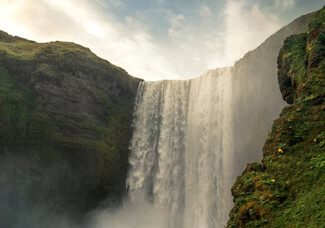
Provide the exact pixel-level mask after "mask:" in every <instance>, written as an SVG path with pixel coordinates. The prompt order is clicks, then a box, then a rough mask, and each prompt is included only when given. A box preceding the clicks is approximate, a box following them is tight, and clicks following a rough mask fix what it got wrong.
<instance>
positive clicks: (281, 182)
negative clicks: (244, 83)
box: [228, 8, 325, 228]
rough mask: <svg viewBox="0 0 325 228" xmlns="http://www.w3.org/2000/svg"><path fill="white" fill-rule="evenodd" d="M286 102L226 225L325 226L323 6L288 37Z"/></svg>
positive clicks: (240, 185)
mask: <svg viewBox="0 0 325 228" xmlns="http://www.w3.org/2000/svg"><path fill="white" fill-rule="evenodd" d="M278 80H279V85H280V90H281V94H282V97H283V99H284V100H285V101H286V102H287V103H289V104H292V105H290V106H286V107H285V108H284V109H283V111H282V113H281V115H280V118H279V119H277V120H276V121H275V122H274V124H273V127H272V132H271V133H270V134H269V136H268V138H267V140H266V143H265V146H264V150H263V151H264V156H263V160H262V163H261V164H260V163H251V164H248V165H247V167H246V170H245V171H244V172H243V174H242V175H241V176H240V177H238V178H237V181H236V183H235V184H234V186H233V188H232V194H233V196H234V202H235V205H234V207H233V209H232V210H231V212H230V220H229V222H228V227H236V228H237V227H323V226H324V221H325V206H324V205H325V197H324V195H325V175H324V174H325V8H323V9H322V10H320V11H319V12H318V13H317V14H316V15H315V16H314V18H313V20H312V21H311V23H310V24H309V30H308V33H304V34H300V35H292V36H290V37H288V38H287V39H286V40H285V42H284V45H283V47H282V49H281V50H280V53H279V57H278Z"/></svg>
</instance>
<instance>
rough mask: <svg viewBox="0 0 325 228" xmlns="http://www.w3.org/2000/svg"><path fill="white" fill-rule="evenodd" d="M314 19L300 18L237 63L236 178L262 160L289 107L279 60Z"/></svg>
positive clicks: (235, 104)
mask: <svg viewBox="0 0 325 228" xmlns="http://www.w3.org/2000/svg"><path fill="white" fill-rule="evenodd" d="M314 15H315V13H310V14H307V15H304V16H301V17H299V18H297V19H296V20H294V21H293V22H292V23H290V24H288V25H287V26H285V27H283V28H281V29H280V30H279V31H278V32H276V33H275V34H273V35H272V36H270V37H269V38H268V39H267V40H265V41H264V42H263V43H262V44H261V45H260V46H259V47H258V48H256V49H255V50H253V51H250V52H248V53H247V54H246V55H245V56H244V57H243V58H242V59H240V60H239V61H237V62H236V63H235V66H234V79H233V103H232V106H233V108H234V111H233V115H234V116H233V119H234V124H233V125H234V127H235V128H234V129H233V132H234V137H233V138H234V139H235V140H236V143H234V149H235V154H236V157H235V158H234V159H235V161H234V164H236V167H237V168H238V171H237V174H236V175H238V174H240V173H241V172H242V170H244V169H245V166H246V164H247V163H249V162H253V161H260V160H261V159H262V156H263V153H262V149H263V145H264V141H265V138H266V137H267V135H268V132H269V131H270V129H271V127H272V122H273V120H275V119H276V118H278V116H279V114H280V112H281V110H282V109H283V107H284V106H285V102H283V101H282V97H281V93H280V91H279V84H278V82H277V56H278V54H279V51H280V49H281V47H282V46H283V42H284V40H285V38H286V37H288V36H290V35H293V34H300V33H305V32H306V31H307V30H308V24H309V22H310V21H311V20H312V18H313V16H314ZM233 181H235V179H234V180H233Z"/></svg>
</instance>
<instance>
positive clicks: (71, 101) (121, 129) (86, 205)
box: [0, 31, 140, 227]
mask: <svg viewBox="0 0 325 228" xmlns="http://www.w3.org/2000/svg"><path fill="white" fill-rule="evenodd" d="M139 82H140V80H139V79H136V78H133V77H131V76H129V75H128V74H127V72H125V71H124V70H123V69H121V68H119V67H116V66H114V65H112V64H110V63H109V62H107V61H105V60H103V59H100V58H99V57H97V56H96V55H94V54H93V53H92V52H91V51H90V50H89V49H87V48H84V47H82V46H79V45H76V44H73V43H67V42H51V43H42V44H40V43H36V42H33V41H29V40H25V39H22V38H19V37H13V36H10V35H8V34H7V33H5V32H1V31H0V185H1V189H0V202H1V206H0V226H1V227H33V226H35V224H34V222H36V221H37V224H38V226H39V227H41V226H42V225H40V224H42V220H43V219H45V220H48V219H49V218H46V217H48V216H44V214H45V213H46V211H50V212H51V214H52V215H55V214H56V213H59V212H60V213H62V214H68V213H70V212H73V213H74V212H83V211H87V210H89V209H91V208H93V207H94V206H96V205H97V204H98V203H99V202H100V201H101V200H103V199H105V198H106V197H111V198H114V199H118V198H119V197H120V196H121V195H122V194H123V192H124V189H125V179H126V173H127V164H128V163H127V162H128V154H129V150H128V143H129V139H130V136H131V122H132V113H133V105H134V99H135V95H136V90H137V86H138V83H139ZM44 226H46V225H44V224H43V227H44Z"/></svg>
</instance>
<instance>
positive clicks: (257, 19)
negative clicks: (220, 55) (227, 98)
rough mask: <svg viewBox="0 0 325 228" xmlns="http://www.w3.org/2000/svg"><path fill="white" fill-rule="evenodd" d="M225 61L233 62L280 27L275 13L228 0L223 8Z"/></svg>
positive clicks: (235, 0)
mask: <svg viewBox="0 0 325 228" xmlns="http://www.w3.org/2000/svg"><path fill="white" fill-rule="evenodd" d="M224 13H225V23H226V31H225V36H224V39H225V49H224V51H225V55H224V56H225V63H228V64H230V63H233V62H234V61H236V60H238V59H239V58H241V57H242V56H243V55H244V54H245V53H246V52H248V51H250V50H252V49H254V48H256V47H257V46H258V45H259V44H261V43H262V42H263V41H264V40H265V39H266V38H267V37H268V36H270V35H271V34H273V33H274V32H276V31H277V30H278V29H279V28H280V23H279V21H278V20H277V18H276V17H275V15H272V14H269V13H267V12H263V11H262V10H261V9H260V8H259V6H258V5H249V4H247V2H244V1H237V0H228V1H227V4H226V7H225V10H224Z"/></svg>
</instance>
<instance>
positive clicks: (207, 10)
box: [200, 4, 212, 17]
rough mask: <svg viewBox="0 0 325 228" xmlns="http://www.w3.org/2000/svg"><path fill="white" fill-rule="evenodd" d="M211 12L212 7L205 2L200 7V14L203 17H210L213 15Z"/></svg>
mask: <svg viewBox="0 0 325 228" xmlns="http://www.w3.org/2000/svg"><path fill="white" fill-rule="evenodd" d="M211 14H212V13H211V9H210V8H209V7H208V6H207V5H205V4H203V5H202V6H201V8H200V15H201V16H202V17H208V16H211Z"/></svg>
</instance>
